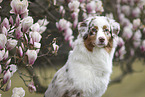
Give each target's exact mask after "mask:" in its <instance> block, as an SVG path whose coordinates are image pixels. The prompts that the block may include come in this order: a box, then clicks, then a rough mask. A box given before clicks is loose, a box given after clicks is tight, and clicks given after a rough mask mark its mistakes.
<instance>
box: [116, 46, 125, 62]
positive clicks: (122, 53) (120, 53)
mask: <svg viewBox="0 0 145 97" xmlns="http://www.w3.org/2000/svg"><path fill="white" fill-rule="evenodd" d="M118 53H119V59H120V60H122V59H123V58H124V55H125V54H126V50H125V46H122V47H121V48H120V49H119V51H118Z"/></svg>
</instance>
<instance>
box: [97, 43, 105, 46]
mask: <svg viewBox="0 0 145 97" xmlns="http://www.w3.org/2000/svg"><path fill="white" fill-rule="evenodd" d="M97 46H98V47H105V43H99V44H97Z"/></svg>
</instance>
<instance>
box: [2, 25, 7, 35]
mask: <svg viewBox="0 0 145 97" xmlns="http://www.w3.org/2000/svg"><path fill="white" fill-rule="evenodd" d="M2 33H3V34H5V35H6V36H7V33H8V30H7V29H6V27H5V26H3V27H2Z"/></svg>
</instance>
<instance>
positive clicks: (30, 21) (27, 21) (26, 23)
mask: <svg viewBox="0 0 145 97" xmlns="http://www.w3.org/2000/svg"><path fill="white" fill-rule="evenodd" d="M32 24H33V18H32V17H30V16H28V17H26V18H24V19H23V20H22V24H21V26H22V31H23V32H24V33H25V32H27V31H28V30H29V28H30V27H31V26H32Z"/></svg>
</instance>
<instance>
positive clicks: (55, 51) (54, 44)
mask: <svg viewBox="0 0 145 97" xmlns="http://www.w3.org/2000/svg"><path fill="white" fill-rule="evenodd" d="M52 46H53V49H54V53H55V54H56V53H57V51H58V49H59V46H58V45H57V44H56V42H55V43H53V44H52Z"/></svg>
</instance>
